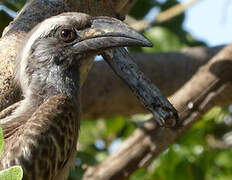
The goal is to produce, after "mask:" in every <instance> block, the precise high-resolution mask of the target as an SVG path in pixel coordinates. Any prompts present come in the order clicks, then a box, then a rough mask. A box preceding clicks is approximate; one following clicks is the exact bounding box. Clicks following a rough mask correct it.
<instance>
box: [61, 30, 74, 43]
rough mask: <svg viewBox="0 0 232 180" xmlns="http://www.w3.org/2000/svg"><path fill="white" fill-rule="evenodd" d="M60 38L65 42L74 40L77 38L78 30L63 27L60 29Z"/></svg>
mask: <svg viewBox="0 0 232 180" xmlns="http://www.w3.org/2000/svg"><path fill="white" fill-rule="evenodd" d="M60 38H61V39H62V40H63V41H64V42H67V43H69V42H72V41H73V40H75V38H76V32H75V31H74V30H73V29H62V30H61V31H60Z"/></svg>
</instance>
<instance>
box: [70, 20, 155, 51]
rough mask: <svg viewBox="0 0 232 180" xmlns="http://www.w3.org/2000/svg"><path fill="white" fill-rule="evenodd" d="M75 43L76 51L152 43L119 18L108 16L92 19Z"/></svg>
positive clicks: (150, 44) (149, 44) (148, 44)
mask: <svg viewBox="0 0 232 180" xmlns="http://www.w3.org/2000/svg"><path fill="white" fill-rule="evenodd" d="M80 39H81V40H80V41H79V42H78V43H77V44H76V45H75V49H77V50H78V52H80V53H81V52H85V51H100V50H105V49H108V48H113V47H123V46H147V47H152V43H151V42H150V41H149V40H148V39H147V38H146V37H144V36H143V35H141V34H139V33H138V32H136V31H135V30H134V29H132V28H130V27H129V26H128V25H126V24H124V23H123V22H121V21H120V20H117V19H115V18H110V17H96V18H93V19H92V23H91V27H89V28H87V29H85V30H83V31H82V32H81V34H80Z"/></svg>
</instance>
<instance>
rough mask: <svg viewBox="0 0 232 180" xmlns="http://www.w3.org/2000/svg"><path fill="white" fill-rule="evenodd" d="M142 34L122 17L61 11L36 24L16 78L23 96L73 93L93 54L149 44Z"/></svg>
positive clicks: (22, 53) (26, 42)
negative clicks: (123, 20) (92, 15)
mask: <svg viewBox="0 0 232 180" xmlns="http://www.w3.org/2000/svg"><path fill="white" fill-rule="evenodd" d="M151 45H152V44H151V43H150V42H149V41H148V40H147V39H146V38H145V37H144V36H142V35H140V34H139V33H137V32H136V31H135V30H133V29H131V28H130V27H128V26H127V25H125V24H124V23H122V22H121V21H119V20H117V19H114V18H109V17H91V16H89V15H87V14H83V13H76V12H72V13H63V14H60V15H58V16H54V17H51V18H49V19H47V20H45V21H43V22H42V23H40V24H38V25H37V26H36V27H35V28H33V29H32V31H31V32H30V33H29V34H28V36H27V38H26V39H25V41H24V43H23V44H22V46H21V48H20V51H19V55H18V58H17V64H16V75H15V76H16V80H17V81H18V82H19V84H20V86H21V88H22V91H23V94H24V96H26V94H28V93H29V94H30V93H31V92H33V93H36V94H38V95H39V96H43V95H45V94H46V96H49V95H52V94H54V93H66V94H68V95H69V94H72V93H73V92H75V91H76V88H80V87H81V85H82V84H83V82H84V80H85V78H86V76H87V73H88V72H89V70H90V68H91V66H92V63H93V57H94V56H95V55H97V54H98V53H100V52H101V51H102V50H105V49H108V48H112V47H122V46H151Z"/></svg>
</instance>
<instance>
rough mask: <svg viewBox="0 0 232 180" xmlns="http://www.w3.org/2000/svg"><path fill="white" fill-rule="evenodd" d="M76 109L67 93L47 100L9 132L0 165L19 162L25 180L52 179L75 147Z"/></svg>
mask: <svg viewBox="0 0 232 180" xmlns="http://www.w3.org/2000/svg"><path fill="white" fill-rule="evenodd" d="M79 109H80V107H78V105H76V104H74V103H73V101H72V100H71V99H70V98H69V97H67V96H66V95H56V96H53V97H51V98H49V99H48V100H46V101H45V102H44V103H43V104H42V105H40V107H39V108H38V109H37V110H36V111H35V112H34V113H33V114H32V116H31V117H30V118H29V119H27V120H26V122H25V123H24V124H21V125H20V126H17V127H16V128H17V130H15V131H14V133H9V132H8V135H9V136H8V138H7V141H5V147H4V152H3V155H2V158H1V159H0V166H1V167H0V168H1V169H4V168H7V167H9V166H13V165H17V164H19V165H21V166H22V167H23V170H24V178H23V179H24V180H29V179H34V180H41V179H47V180H53V179H54V177H55V176H56V174H57V172H58V171H59V169H60V168H62V167H63V166H65V164H66V162H67V159H69V157H70V156H71V152H72V151H73V148H75V147H76V142H77V135H78V128H79V116H80V112H79ZM17 118H19V117H15V120H16V121H17ZM11 122H13V121H12V120H11ZM8 128H9V127H8ZM6 129H7V128H6V126H5V127H3V130H4V131H5V132H7V130H6Z"/></svg>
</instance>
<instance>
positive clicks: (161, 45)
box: [142, 26, 185, 52]
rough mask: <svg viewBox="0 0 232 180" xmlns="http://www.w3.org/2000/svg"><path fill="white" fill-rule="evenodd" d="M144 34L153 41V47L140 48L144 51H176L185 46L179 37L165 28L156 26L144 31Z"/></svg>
mask: <svg viewBox="0 0 232 180" xmlns="http://www.w3.org/2000/svg"><path fill="white" fill-rule="evenodd" d="M145 36H146V37H147V38H148V39H149V40H150V41H151V42H152V43H153V45H154V46H153V48H142V49H143V50H144V52H155V51H159V52H165V51H176V50H180V49H181V48H183V47H185V44H183V43H182V42H181V41H180V39H179V37H178V36H177V35H176V34H175V33H173V32H172V31H170V30H169V29H167V28H164V27H161V26H156V27H153V28H151V29H150V30H148V31H147V32H146V33H145Z"/></svg>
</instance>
